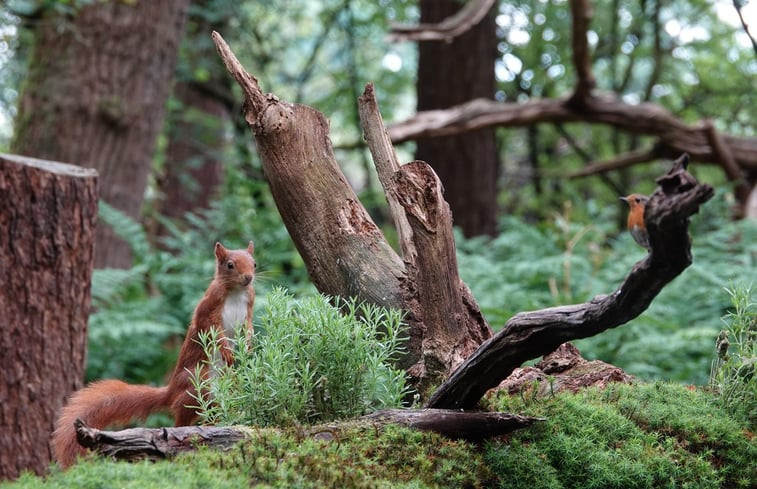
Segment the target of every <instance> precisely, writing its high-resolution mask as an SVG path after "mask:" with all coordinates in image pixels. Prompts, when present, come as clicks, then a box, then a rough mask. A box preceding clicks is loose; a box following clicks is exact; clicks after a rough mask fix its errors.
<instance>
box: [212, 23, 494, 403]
mask: <svg viewBox="0 0 757 489" xmlns="http://www.w3.org/2000/svg"><path fill="white" fill-rule="evenodd" d="M213 39H214V41H215V43H216V46H217V47H218V52H219V54H220V56H221V57H222V59H223V61H224V64H225V65H226V67H227V70H228V71H229V73H230V74H231V75H232V76H233V77H234V78H235V80H236V81H237V83H239V84H240V86H241V87H242V90H243V92H244V94H245V97H246V104H245V118H246V120H247V122H248V123H249V124H250V126H251V127H252V129H253V133H254V135H255V141H256V143H257V147H258V151H259V153H260V156H261V161H262V163H263V170H264V172H265V175H266V178H267V180H268V183H269V185H270V188H271V192H272V194H273V198H274V200H275V201H276V206H277V207H278V209H279V212H280V214H281V216H282V218H283V220H284V223H285V225H286V227H287V229H288V230H289V234H290V235H291V237H292V240H293V241H294V243H295V246H296V247H297V249H298V251H299V252H300V255H301V256H302V258H303V260H304V261H305V263H306V265H307V268H308V272H309V274H310V277H311V279H312V281H313V283H314V284H315V286H316V287H317V288H318V290H319V291H321V292H322V293H325V294H328V295H333V296H341V297H356V298H358V299H359V300H361V301H367V302H370V303H373V304H377V305H381V306H387V307H392V308H396V309H402V310H404V311H405V312H406V316H405V319H406V322H407V323H408V332H409V336H410V339H409V341H408V352H407V355H406V356H405V357H404V359H403V360H402V361H401V362H400V366H401V367H402V368H405V370H407V371H408V373H409V374H410V376H411V380H412V382H413V385H414V386H415V387H416V388H417V389H418V390H419V391H421V392H422V391H424V389H425V388H426V387H427V386H429V385H431V384H434V383H437V382H438V381H440V380H441V378H443V377H444V376H446V375H447V374H448V373H449V372H450V371H451V369H452V368H454V366H456V365H457V364H459V363H461V362H462V361H463V360H464V359H465V358H466V357H467V356H468V355H469V354H470V353H472V352H473V351H474V350H475V349H476V348H477V347H478V345H479V344H480V343H481V342H482V341H484V340H485V339H486V338H488V337H490V336H491V329H490V328H489V326H488V324H487V323H486V321H485V320H484V318H483V316H482V315H481V312H480V310H479V308H478V305H477V304H476V302H475V300H474V299H473V297H472V295H471V294H470V292H469V290H468V287H467V286H466V285H465V284H464V283H463V282H462V281H461V280H460V278H459V275H458V273H457V262H456V256H455V244H454V240H453V237H452V222H451V216H450V210H449V206H448V205H447V203H446V202H445V201H444V199H443V198H442V189H441V184H440V182H439V179H438V178H437V177H436V175H435V174H434V172H433V171H432V170H431V168H430V167H429V166H428V165H427V164H425V163H423V162H413V163H412V164H408V165H404V166H399V163H398V162H397V161H396V155H394V150H393V148H391V145H390V144H389V141H388V139H387V138H386V135H385V133H386V128H385V127H384V125H383V122H382V121H381V116H380V114H379V112H378V106H377V104H376V101H375V98H374V96H373V91H372V89H370V88H369V89H367V90H366V93H365V94H364V95H363V97H361V117H362V121H363V125H364V130H365V134H366V139H367V140H368V142H369V144H370V145H371V150H372V153H373V155H374V158H375V159H376V165H377V167H378V168H379V176H380V179H381V181H382V183H383V184H384V185H385V187H386V188H387V193H388V195H389V201H390V202H392V203H393V204H392V211H393V213H394V217H395V221H397V222H399V223H400V225H399V230H400V236H401V242H402V249H403V258H404V261H403V258H400V257H399V256H398V255H397V253H396V252H395V251H394V250H393V249H392V248H391V247H390V246H389V244H388V243H387V241H386V239H385V238H384V235H383V234H382V233H381V231H380V230H379V228H378V227H377V226H376V224H375V223H374V222H373V220H372V219H371V218H370V216H369V215H368V212H367V211H366V210H365V208H364V207H363V205H362V204H361V202H360V201H359V199H358V198H357V196H356V195H355V192H354V191H353V190H352V188H351V187H350V185H349V183H348V182H347V179H346V178H345V177H344V175H343V174H342V172H341V170H340V169H339V165H338V164H337V162H336V159H335V157H334V153H333V149H332V146H331V141H330V140H329V137H328V123H327V121H326V119H325V117H324V116H323V115H322V114H321V113H320V112H318V111H316V110H314V109H312V108H310V107H306V106H304V105H297V104H291V103H288V102H285V101H283V100H280V99H278V98H277V97H276V96H274V95H272V94H267V95H264V94H263V93H262V91H261V89H260V87H259V86H258V83H257V80H255V78H254V77H252V76H251V75H249V74H248V73H247V72H246V71H245V70H244V68H243V67H242V66H241V65H240V64H239V61H238V60H237V59H236V57H235V56H234V54H233V53H232V52H231V50H230V49H229V47H228V45H226V43H225V42H224V41H223V39H222V38H221V36H220V35H219V34H218V33H213ZM421 250H422V251H423V252H422V253H420V251H421Z"/></svg>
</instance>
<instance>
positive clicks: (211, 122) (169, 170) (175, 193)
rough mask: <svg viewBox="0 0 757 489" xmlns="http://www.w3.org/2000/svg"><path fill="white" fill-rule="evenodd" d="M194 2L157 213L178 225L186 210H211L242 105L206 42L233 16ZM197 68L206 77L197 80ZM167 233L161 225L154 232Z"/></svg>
mask: <svg viewBox="0 0 757 489" xmlns="http://www.w3.org/2000/svg"><path fill="white" fill-rule="evenodd" d="M192 5H193V9H192V10H191V11H190V13H189V18H188V21H187V27H186V33H185V35H184V39H185V41H184V42H185V44H186V45H191V46H193V49H192V52H191V53H184V56H181V57H180V58H179V61H178V66H177V69H176V84H175V86H174V90H173V96H174V98H175V99H176V100H177V101H178V102H179V103H178V104H176V105H178V107H176V108H175V109H173V110H170V111H169V113H168V116H167V123H166V127H167V129H168V130H167V137H168V145H167V147H166V153H165V164H164V168H163V173H162V175H161V176H160V177H159V179H158V190H159V197H158V202H157V204H156V210H157V211H158V213H160V214H161V215H162V216H164V217H168V218H170V219H172V220H174V221H175V222H176V223H177V224H179V225H180V226H181V223H182V222H183V221H184V216H185V215H186V214H187V213H188V212H198V211H201V210H203V209H207V208H208V207H209V206H210V202H211V200H212V199H213V197H215V195H216V192H218V189H219V187H220V185H221V183H222V181H223V176H224V168H223V151H224V148H225V147H226V145H227V142H228V138H227V137H226V134H228V130H229V125H230V123H231V113H232V111H233V110H234V109H236V110H237V111H238V110H239V107H237V102H236V100H235V99H234V98H233V96H232V91H231V80H230V79H229V77H228V75H227V74H226V72H225V71H224V68H223V64H221V62H220V60H219V59H218V58H217V56H216V53H215V49H214V47H213V45H212V44H210V43H208V33H209V32H212V31H214V30H217V31H223V30H224V28H225V27H226V26H227V25H228V19H229V17H228V16H224V17H218V14H217V13H216V14H215V15H214V19H215V20H213V21H211V20H210V19H209V18H208V15H207V14H208V12H209V11H214V10H216V8H215V7H214V2H213V1H211V0H192ZM193 12H194V14H193ZM198 72H202V73H204V74H205V76H203V77H202V79H199V77H198V76H197V75H196V73H198ZM166 233H167V230H166V229H165V227H164V226H162V225H157V226H156V228H155V230H154V232H153V235H154V236H155V237H160V236H164V235H165V234H166Z"/></svg>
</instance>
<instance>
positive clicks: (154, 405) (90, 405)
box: [52, 380, 170, 468]
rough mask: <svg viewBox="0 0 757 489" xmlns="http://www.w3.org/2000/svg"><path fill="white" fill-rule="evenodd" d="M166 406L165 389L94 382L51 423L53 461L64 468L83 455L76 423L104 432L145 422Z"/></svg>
mask: <svg viewBox="0 0 757 489" xmlns="http://www.w3.org/2000/svg"><path fill="white" fill-rule="evenodd" d="M169 404H170V399H169V398H168V388H167V387H152V386H149V385H129V384H127V383H125V382H121V381H120V380H101V381H99V382H94V383H92V384H90V385H89V386H88V387H85V388H84V389H81V390H79V391H77V392H75V393H74V395H73V396H71V399H69V401H68V405H66V407H64V408H63V411H62V412H61V415H60V417H59V418H58V421H57V422H56V423H55V431H54V432H53V438H52V445H53V451H54V452H55V459H56V460H57V461H58V463H59V464H60V466H61V467H62V468H66V467H68V466H70V465H71V464H72V463H74V461H75V460H76V457H77V455H79V454H83V453H84V448H82V447H81V446H80V445H79V444H78V443H77V441H76V430H75V429H74V421H75V420H76V419H81V420H82V421H84V422H85V423H86V424H87V425H89V426H91V427H92V428H97V429H104V428H106V427H108V426H110V425H112V424H126V423H128V422H129V421H131V420H132V419H145V418H146V417H147V416H149V415H150V414H152V413H154V412H157V411H160V410H164V409H165V410H167V409H168V408H169Z"/></svg>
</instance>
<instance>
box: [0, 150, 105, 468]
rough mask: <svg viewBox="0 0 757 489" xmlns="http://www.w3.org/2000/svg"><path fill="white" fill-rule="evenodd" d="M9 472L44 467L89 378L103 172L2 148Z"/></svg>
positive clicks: (1, 312)
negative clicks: (73, 398)
mask: <svg viewBox="0 0 757 489" xmlns="http://www.w3.org/2000/svg"><path fill="white" fill-rule="evenodd" d="M0 199H2V203H1V204H0V352H2V353H0V372H2V374H0V480H3V479H12V478H15V477H18V476H19V474H21V473H22V472H23V471H24V470H29V471H33V472H35V473H37V474H43V473H45V472H46V471H47V468H48V465H49V463H50V460H51V459H52V452H51V450H50V444H49V442H48V440H49V439H50V434H51V433H52V430H53V421H54V420H55V417H56V413H57V412H58V411H59V410H60V408H61V406H62V405H63V402H64V401H65V399H66V397H68V395H69V394H70V393H71V392H72V391H74V390H76V389H77V388H79V387H81V381H82V378H83V377H84V366H85V361H86V351H87V318H88V317H89V313H90V278H91V276H92V265H93V262H94V244H95V222H96V220H97V172H96V171H95V170H92V169H89V168H82V167H80V166H73V165H68V164H63V163H57V162H52V161H46V160H39V159H36V158H27V157H23V156H17V155H6V154H0Z"/></svg>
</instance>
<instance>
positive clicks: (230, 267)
mask: <svg viewBox="0 0 757 489" xmlns="http://www.w3.org/2000/svg"><path fill="white" fill-rule="evenodd" d="M226 268H228V269H229V270H234V262H233V261H228V262H226Z"/></svg>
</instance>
